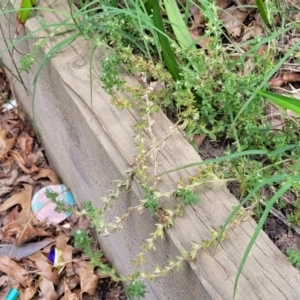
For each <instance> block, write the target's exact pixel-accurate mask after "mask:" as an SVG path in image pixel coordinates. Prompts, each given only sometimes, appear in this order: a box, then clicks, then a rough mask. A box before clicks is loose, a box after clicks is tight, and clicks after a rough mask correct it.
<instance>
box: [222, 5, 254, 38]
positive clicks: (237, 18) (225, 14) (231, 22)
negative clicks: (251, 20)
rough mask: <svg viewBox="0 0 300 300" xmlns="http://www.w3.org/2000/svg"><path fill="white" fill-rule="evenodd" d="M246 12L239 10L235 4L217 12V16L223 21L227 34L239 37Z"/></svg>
mask: <svg viewBox="0 0 300 300" xmlns="http://www.w3.org/2000/svg"><path fill="white" fill-rule="evenodd" d="M248 14H249V13H248V12H243V11H240V10H239V9H238V8H237V7H236V6H231V7H229V8H227V9H225V10H221V11H220V12H219V18H220V19H221V20H222V21H223V23H224V26H225V28H226V30H227V32H228V34H229V35H231V36H233V37H239V36H240V35H241V32H242V26H243V22H244V21H245V19H246V18H247V16H248Z"/></svg>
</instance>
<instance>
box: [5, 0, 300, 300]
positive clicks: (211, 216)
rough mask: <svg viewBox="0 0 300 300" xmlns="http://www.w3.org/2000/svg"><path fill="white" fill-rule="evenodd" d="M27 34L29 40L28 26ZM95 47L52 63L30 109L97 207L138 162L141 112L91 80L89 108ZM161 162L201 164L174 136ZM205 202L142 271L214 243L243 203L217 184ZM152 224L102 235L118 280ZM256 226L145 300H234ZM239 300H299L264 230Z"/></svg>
mask: <svg viewBox="0 0 300 300" xmlns="http://www.w3.org/2000/svg"><path fill="white" fill-rule="evenodd" d="M40 2H41V3H40V4H39V5H42V6H49V5H50V3H53V5H52V6H51V7H52V8H55V9H59V10H68V7H67V4H66V1H64V0H58V1H40ZM0 3H1V6H3V5H4V4H5V3H6V0H0ZM18 4H19V3H18ZM39 17H40V18H41V19H43V20H44V21H45V20H47V22H49V23H53V22H59V20H60V19H62V16H60V15H55V14H54V13H52V12H44V11H43V13H42V16H39ZM0 22H1V26H2V28H3V30H4V35H5V39H6V41H7V42H8V43H10V42H11V41H10V37H12V36H13V30H14V28H15V24H14V22H15V19H14V18H13V17H12V16H11V17H10V22H11V23H10V24H9V23H8V22H9V21H8V16H6V17H4V16H1V15H0ZM9 28H10V29H11V31H10V34H9V33H8V29H9ZM38 28H39V25H38V20H37V19H36V18H31V19H30V20H29V21H28V22H27V23H26V29H25V32H29V31H34V30H36V29H38ZM21 34H24V30H23V31H22V32H21ZM39 34H42V33H39ZM63 38H65V36H59V37H56V38H53V39H51V40H50V41H49V42H48V43H47V45H45V46H44V47H43V48H42V51H44V52H43V53H40V54H41V55H44V54H45V53H46V52H47V51H49V49H50V48H49V47H51V46H53V45H55V44H56V43H57V42H58V41H59V40H62V39H63ZM34 42H35V41H33V40H27V41H23V42H22V43H20V44H19V45H18V46H17V49H18V51H15V58H16V61H18V60H19V59H20V57H21V56H20V54H19V53H23V54H25V53H28V52H30V51H31V50H32V46H33V43H34ZM0 47H1V49H0V51H2V50H3V49H5V48H6V45H5V42H4V39H3V38H1V40H0ZM89 50H90V45H89V43H88V42H87V41H85V40H83V39H81V38H80V39H78V40H76V41H75V42H74V43H73V44H71V45H70V46H68V47H66V48H64V49H63V50H62V51H61V52H59V53H58V54H56V55H55V57H53V58H52V59H51V62H50V63H49V64H48V65H47V66H46V67H45V68H44V70H43V71H42V73H41V75H40V77H39V79H38V86H37V90H36V97H35V102H34V111H35V120H36V124H37V127H38V129H39V134H40V136H41V138H42V141H43V144H44V146H45V148H46V149H47V154H48V157H49V159H50V161H51V163H52V165H53V167H54V168H55V169H56V171H57V172H58V174H59V175H60V176H61V178H62V179H63V181H64V183H65V184H66V185H67V186H68V187H69V188H70V189H71V191H72V192H73V194H74V196H75V198H76V201H77V203H80V202H82V201H83V200H90V201H92V202H93V204H94V205H95V206H97V205H98V206H99V205H101V198H102V197H103V196H105V195H107V193H108V191H109V190H113V189H114V188H115V182H114V180H118V179H122V178H124V172H125V170H127V169H128V168H129V167H130V166H131V165H132V164H133V163H134V155H135V154H136V148H135V144H134V139H133V137H134V136H135V129H134V125H135V124H136V122H137V120H138V114H137V113H136V112H135V111H133V110H123V111H119V110H118V109H117V108H116V107H114V106H112V105H111V104H110V98H109V96H108V95H107V94H106V93H105V92H104V91H103V89H102V88H101V84H100V83H99V81H98V80H97V79H95V80H94V81H93V104H92V109H91V103H90V81H89ZM103 55H104V53H101V52H99V53H96V55H95V57H94V60H93V64H94V65H93V68H94V70H99V65H100V63H99V60H100V59H102V58H103ZM2 58H3V61H4V62H5V64H6V65H8V66H10V65H11V60H10V55H9V53H8V52H6V53H5V54H4V55H3V56H2ZM40 60H41V59H38V61H37V62H36V63H35V65H34V67H33V68H32V70H31V71H30V72H29V73H28V74H26V73H23V74H22V78H23V81H24V83H25V85H26V87H27V88H28V89H29V90H30V91H31V92H32V91H33V78H34V76H35V74H36V71H37V68H38V65H39V61H40ZM99 72H100V71H99ZM15 90H16V93H17V95H18V99H19V100H20V101H21V103H22V105H23V106H24V109H25V110H26V112H27V113H28V114H29V115H30V116H31V117H32V116H33V115H32V106H33V105H32V96H31V94H30V93H28V94H26V92H25V91H24V89H23V87H22V85H21V84H19V83H16V85H15ZM154 119H155V124H154V127H153V132H154V135H155V136H156V137H157V139H161V138H163V137H164V136H165V135H166V134H167V133H168V132H169V127H170V126H171V125H172V124H171V123H170V121H169V120H168V119H167V117H166V116H165V115H164V114H163V113H162V112H160V113H158V114H157V115H155V116H154ZM158 160H159V162H160V163H161V165H160V170H159V172H163V171H164V170H169V169H172V168H175V167H179V166H182V165H185V164H188V163H191V162H196V161H199V156H198V154H197V153H196V151H195V150H194V149H193V147H192V146H191V145H190V144H189V143H188V142H187V141H186V140H185V139H184V138H183V136H182V134H181V133H180V132H178V131H176V132H174V134H172V136H170V137H169V138H168V139H167V141H166V143H165V146H164V147H163V148H162V149H161V150H160V151H159V152H158ZM150 163H151V162H150ZM195 172H196V169H194V168H190V169H188V170H182V171H180V172H177V173H171V174H170V175H169V176H168V177H167V176H166V177H165V178H162V181H161V182H160V183H159V187H161V188H162V189H165V190H166V191H167V190H170V189H174V187H175V186H176V182H178V180H179V178H180V177H187V176H188V175H191V174H194V173H195ZM141 196H142V192H141V190H140V188H139V187H138V185H137V184H136V183H134V184H133V186H132V189H131V190H130V191H129V192H128V193H124V194H122V196H121V200H120V201H119V202H118V203H117V204H116V206H115V207H114V209H113V210H112V211H111V213H110V215H111V219H112V220H113V218H114V216H118V215H121V214H124V213H125V212H126V209H127V208H128V207H129V206H135V205H138V204H139V199H140V198H141ZM200 196H201V199H202V201H201V203H200V204H199V205H197V206H191V207H188V208H186V210H185V214H184V216H183V217H182V218H178V219H177V220H176V224H175V226H174V227H173V228H172V229H170V230H169V231H168V232H167V233H166V239H165V240H163V241H158V243H157V249H156V251H154V252H151V253H149V255H148V256H147V259H148V264H147V266H145V270H147V271H153V270H154V267H155V266H156V265H161V266H164V265H166V260H167V259H169V258H172V257H175V256H176V255H179V254H180V250H182V249H183V248H188V249H190V246H191V244H190V242H191V241H196V242H201V240H203V239H208V238H209V229H211V228H219V226H220V225H222V224H223V223H224V221H225V219H226V218H227V217H228V215H229V213H230V212H231V210H232V207H233V206H236V205H237V204H238V202H237V200H236V199H235V198H234V196H233V195H231V194H230V192H229V191H228V190H227V188H225V187H221V186H219V185H218V184H215V185H214V186H213V189H211V190H210V189H202V190H201V192H200ZM166 205H168V203H166ZM154 226H155V218H154V217H151V216H150V215H149V214H148V213H144V214H142V215H140V214H138V213H133V214H132V215H131V216H130V218H129V219H128V221H127V222H126V223H125V226H124V229H123V231H121V232H118V233H116V234H112V235H110V236H108V237H103V236H99V241H100V244H101V248H102V250H103V251H104V253H105V255H106V257H107V259H108V260H109V261H110V262H111V263H112V264H113V265H114V266H116V267H117V270H118V272H119V273H120V274H128V273H129V272H132V271H133V266H132V264H131V263H130V261H131V259H133V258H134V257H135V255H136V254H137V253H139V251H140V246H141V244H142V243H143V240H145V239H146V238H148V234H149V233H151V232H153V230H154ZM255 226H256V223H255V222H254V221H253V220H252V219H250V220H248V221H246V222H243V223H242V224H241V225H240V226H239V227H237V228H235V229H233V230H230V231H229V234H228V237H227V238H226V240H225V241H224V242H223V243H222V245H221V246H220V247H219V248H218V250H217V252H216V253H215V254H214V253H213V251H210V250H203V251H200V252H199V254H198V257H197V259H196V260H195V261H189V262H186V263H184V265H183V268H182V269H181V270H180V271H178V272H177V271H172V272H171V273H170V274H169V275H168V276H167V277H165V278H159V279H158V280H157V281H156V282H154V281H153V282H148V283H147V289H148V293H147V295H146V299H163V300H164V299H171V300H184V299H186V300H192V299H197V300H198V299H199V300H200V299H214V300H216V299H222V300H227V299H232V294H233V283H234V279H235V275H236V273H237V267H238V265H239V263H240V261H241V258H242V255H243V253H244V251H245V249H246V246H247V244H248V242H249V240H250V237H251V236H252V235H253V232H254V229H255ZM235 299H236V300H240V299H245V300H249V299H251V300H255V299H264V300H266V299H270V300H271V299H276V300H279V299H289V300H293V299H295V300H298V299H300V275H299V272H298V271H297V270H296V269H294V268H293V267H292V266H291V265H290V264H289V263H288V262H287V260H286V258H285V257H284V255H283V254H282V253H281V252H280V251H279V250H278V249H277V248H276V247H275V246H274V244H273V243H272V242H271V241H270V239H269V238H268V237H267V236H266V234H265V233H263V232H262V233H261V234H260V235H259V237H258V239H257V242H256V245H255V246H254V247H253V249H252V251H251V253H250V256H249V257H248V260H247V262H246V265H245V267H244V270H243V273H242V275H241V277H240V281H239V286H238V290H237V294H236V298H235Z"/></svg>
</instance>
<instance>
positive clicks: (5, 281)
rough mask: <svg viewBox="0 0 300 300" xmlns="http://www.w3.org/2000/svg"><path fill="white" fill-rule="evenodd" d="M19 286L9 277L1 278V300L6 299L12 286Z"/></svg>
mask: <svg viewBox="0 0 300 300" xmlns="http://www.w3.org/2000/svg"><path fill="white" fill-rule="evenodd" d="M15 283H16V285H19V284H18V283H17V282H16V281H14V280H13V279H11V278H9V277H8V276H7V275H2V276H1V277H0V299H6V297H7V294H8V293H9V291H10V289H11V286H12V285H15Z"/></svg>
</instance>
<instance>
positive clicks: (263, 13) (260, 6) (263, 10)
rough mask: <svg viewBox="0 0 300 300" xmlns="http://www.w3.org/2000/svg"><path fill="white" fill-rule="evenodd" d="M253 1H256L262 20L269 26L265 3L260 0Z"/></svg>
mask: <svg viewBox="0 0 300 300" xmlns="http://www.w3.org/2000/svg"><path fill="white" fill-rule="evenodd" d="M255 2H256V5H257V8H258V10H259V13H260V15H261V17H262V19H263V21H264V22H265V24H266V25H267V26H268V27H271V23H270V20H269V17H268V12H267V9H266V6H265V4H264V3H263V1H262V0H255Z"/></svg>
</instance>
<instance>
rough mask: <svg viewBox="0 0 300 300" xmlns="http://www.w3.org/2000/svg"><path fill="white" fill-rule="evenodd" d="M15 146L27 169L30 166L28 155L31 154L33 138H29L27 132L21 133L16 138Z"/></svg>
mask: <svg viewBox="0 0 300 300" xmlns="http://www.w3.org/2000/svg"><path fill="white" fill-rule="evenodd" d="M17 146H18V152H19V153H20V155H21V156H22V158H23V160H24V162H25V166H26V167H27V168H29V167H30V166H31V165H32V162H31V160H30V158H29V155H30V154H31V152H32V147H33V138H32V137H31V136H29V135H28V133H27V132H25V131H23V132H22V133H21V134H20V135H19V136H18V137H17Z"/></svg>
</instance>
